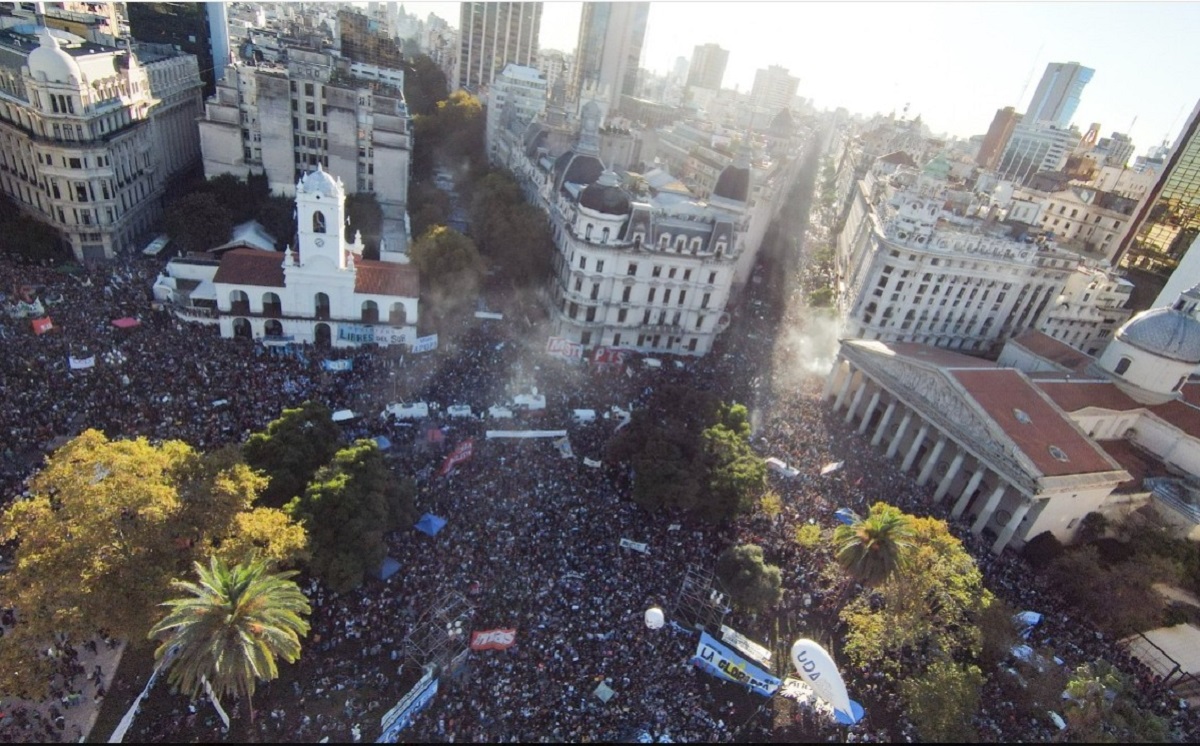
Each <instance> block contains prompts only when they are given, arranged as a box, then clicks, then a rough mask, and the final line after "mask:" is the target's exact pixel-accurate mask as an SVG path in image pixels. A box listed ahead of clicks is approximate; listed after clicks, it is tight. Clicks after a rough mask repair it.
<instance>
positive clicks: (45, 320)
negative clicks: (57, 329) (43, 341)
mask: <svg viewBox="0 0 1200 746" xmlns="http://www.w3.org/2000/svg"><path fill="white" fill-rule="evenodd" d="M53 328H54V322H53V321H51V320H50V317H49V316H43V317H42V318H40V319H34V320H33V333H34V334H45V333H46V332H48V331H50V330H51V329H53Z"/></svg>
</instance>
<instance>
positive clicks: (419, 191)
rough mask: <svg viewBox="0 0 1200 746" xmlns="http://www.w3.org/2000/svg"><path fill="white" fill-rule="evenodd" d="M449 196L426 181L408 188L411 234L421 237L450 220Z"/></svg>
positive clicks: (414, 183) (415, 183)
mask: <svg viewBox="0 0 1200 746" xmlns="http://www.w3.org/2000/svg"><path fill="white" fill-rule="evenodd" d="M450 208H451V203H450V195H448V194H446V193H445V192H443V191H442V190H441V189H438V187H437V185H436V184H432V183H430V182H428V181H423V182H413V183H412V184H410V185H409V188H408V219H409V221H410V222H411V224H412V234H413V235H414V236H423V235H425V234H426V233H428V232H429V230H430V229H431V228H434V227H435V226H439V225H446V223H447V221H449V219H450Z"/></svg>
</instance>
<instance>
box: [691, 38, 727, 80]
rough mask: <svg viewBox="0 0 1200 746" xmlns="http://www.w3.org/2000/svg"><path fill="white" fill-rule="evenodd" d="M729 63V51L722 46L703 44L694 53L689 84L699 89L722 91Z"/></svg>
mask: <svg viewBox="0 0 1200 746" xmlns="http://www.w3.org/2000/svg"><path fill="white" fill-rule="evenodd" d="M728 62H729V50H728V49H721V45H720V44H701V45H698V46H697V47H696V49H695V51H693V52H692V67H691V69H690V70H688V77H687V84H688V85H689V86H695V87H697V88H710V89H712V90H714V91H716V90H720V88H721V81H722V80H724V78H725V65H726V64H727V63H728Z"/></svg>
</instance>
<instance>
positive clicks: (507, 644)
mask: <svg viewBox="0 0 1200 746" xmlns="http://www.w3.org/2000/svg"><path fill="white" fill-rule="evenodd" d="M516 642H517V630H516V628H513V629H485V630H482V631H479V632H472V633H471V649H472V650H508V649H509V648H511V647H512V646H513V645H514V644H516Z"/></svg>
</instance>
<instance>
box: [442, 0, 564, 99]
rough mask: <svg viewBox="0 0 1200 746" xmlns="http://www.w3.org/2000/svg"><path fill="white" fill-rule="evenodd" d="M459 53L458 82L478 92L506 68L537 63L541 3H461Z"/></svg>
mask: <svg viewBox="0 0 1200 746" xmlns="http://www.w3.org/2000/svg"><path fill="white" fill-rule="evenodd" d="M459 6H460V11H459V13H460V15H459V26H458V28H459V53H458V62H457V67H456V68H455V69H456V73H455V75H454V80H455V83H456V85H457V86H458V87H459V88H462V89H465V90H468V91H471V92H472V93H475V92H478V91H479V89H480V88H486V87H487V86H490V85H491V84H492V80H493V79H495V77H496V76H497V75H499V74H500V72H501V71H503V70H504V68H505V66H506V65H508V64H510V63H512V64H517V65H524V66H526V67H532V66H534V65H536V64H537V56H538V32H539V31H540V30H541V27H542V4H541V3H460V4H459Z"/></svg>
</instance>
